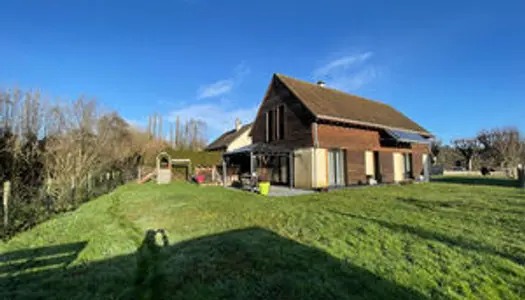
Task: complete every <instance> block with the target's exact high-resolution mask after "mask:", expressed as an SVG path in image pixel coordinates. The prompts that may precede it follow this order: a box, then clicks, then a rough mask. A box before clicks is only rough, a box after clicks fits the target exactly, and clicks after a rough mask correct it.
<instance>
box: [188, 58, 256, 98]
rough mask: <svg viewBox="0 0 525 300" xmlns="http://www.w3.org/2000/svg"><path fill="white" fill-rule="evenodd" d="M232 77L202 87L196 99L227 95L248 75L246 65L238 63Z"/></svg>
mask: <svg viewBox="0 0 525 300" xmlns="http://www.w3.org/2000/svg"><path fill="white" fill-rule="evenodd" d="M233 73H234V74H233V76H232V77H231V78H227V79H221V80H218V81H216V82H214V83H211V84H206V85H203V86H201V87H200V88H199V90H198V91H197V94H198V96H197V99H206V98H213V97H217V96H221V95H225V94H228V93H229V92H231V91H232V89H233V88H234V87H235V86H236V85H239V84H240V82H241V81H242V80H243V78H244V77H245V76H246V75H248V74H249V73H250V69H249V68H248V66H246V64H244V63H240V64H239V65H237V66H236V67H235V68H234V71H233Z"/></svg>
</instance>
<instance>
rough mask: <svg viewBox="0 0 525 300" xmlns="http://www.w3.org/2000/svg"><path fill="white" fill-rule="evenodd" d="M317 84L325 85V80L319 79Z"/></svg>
mask: <svg viewBox="0 0 525 300" xmlns="http://www.w3.org/2000/svg"><path fill="white" fill-rule="evenodd" d="M317 85H318V86H320V87H324V86H325V82H324V81H322V80H319V81H317Z"/></svg>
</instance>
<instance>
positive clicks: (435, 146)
mask: <svg viewBox="0 0 525 300" xmlns="http://www.w3.org/2000/svg"><path fill="white" fill-rule="evenodd" d="M441 145H442V143H441V141H440V140H437V139H436V140H433V141H432V142H431V143H430V153H431V154H432V163H433V164H435V163H436V162H437V158H438V156H439V153H440V152H441Z"/></svg>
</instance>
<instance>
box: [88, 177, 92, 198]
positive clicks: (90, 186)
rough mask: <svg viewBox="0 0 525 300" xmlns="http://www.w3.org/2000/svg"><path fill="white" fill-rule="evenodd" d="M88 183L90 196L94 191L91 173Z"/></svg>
mask: <svg viewBox="0 0 525 300" xmlns="http://www.w3.org/2000/svg"><path fill="white" fill-rule="evenodd" d="M87 181H88V182H87V187H88V195H90V193H91V190H92V189H93V182H92V177H91V173H88V177H87Z"/></svg>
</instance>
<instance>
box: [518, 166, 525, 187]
mask: <svg viewBox="0 0 525 300" xmlns="http://www.w3.org/2000/svg"><path fill="white" fill-rule="evenodd" d="M518 187H520V188H525V168H523V165H521V164H520V165H518Z"/></svg>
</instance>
